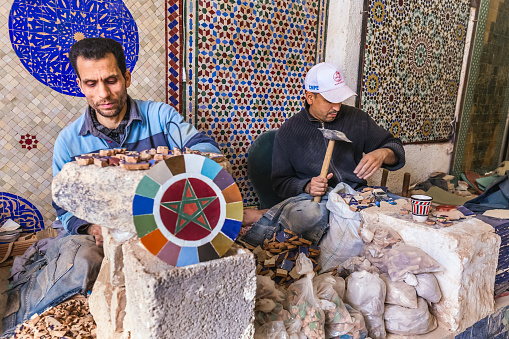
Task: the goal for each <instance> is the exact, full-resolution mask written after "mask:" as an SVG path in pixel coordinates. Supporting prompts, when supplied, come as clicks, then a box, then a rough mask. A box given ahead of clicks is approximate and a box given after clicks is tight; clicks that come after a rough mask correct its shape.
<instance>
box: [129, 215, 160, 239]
mask: <svg viewBox="0 0 509 339" xmlns="http://www.w3.org/2000/svg"><path fill="white" fill-rule="evenodd" d="M133 222H134V225H135V227H136V233H137V234H138V237H139V238H143V237H144V236H146V235H147V234H149V233H150V232H152V231H155V230H156V229H157V224H156V220H155V219H154V215H152V214H149V215H135V216H133Z"/></svg>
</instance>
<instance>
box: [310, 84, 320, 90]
mask: <svg viewBox="0 0 509 339" xmlns="http://www.w3.org/2000/svg"><path fill="white" fill-rule="evenodd" d="M309 90H310V91H319V90H320V86H312V85H310V86H309Z"/></svg>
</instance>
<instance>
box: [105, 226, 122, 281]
mask: <svg viewBox="0 0 509 339" xmlns="http://www.w3.org/2000/svg"><path fill="white" fill-rule="evenodd" d="M102 232H103V233H102V234H103V238H104V243H103V248H104V257H105V258H108V260H109V261H110V267H109V273H110V283H111V285H112V286H116V287H122V286H124V285H125V278H124V271H123V268H124V256H123V255H122V244H121V243H119V242H117V241H115V239H114V238H113V237H112V236H111V232H110V230H109V229H108V228H106V227H103V228H102Z"/></svg>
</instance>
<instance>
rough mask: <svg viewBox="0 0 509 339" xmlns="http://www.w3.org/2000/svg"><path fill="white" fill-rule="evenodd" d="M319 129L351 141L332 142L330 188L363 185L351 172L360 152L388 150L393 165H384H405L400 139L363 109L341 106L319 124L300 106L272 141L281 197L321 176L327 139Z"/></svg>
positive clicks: (275, 182) (274, 180) (274, 178)
mask: <svg viewBox="0 0 509 339" xmlns="http://www.w3.org/2000/svg"><path fill="white" fill-rule="evenodd" d="M318 128H326V129H331V130H337V131H341V132H343V133H345V134H346V136H347V137H348V139H350V140H352V143H347V142H343V141H336V142H335V145H334V151H333V153H332V158H331V163H330V167H329V173H330V172H332V173H333V176H332V178H331V179H330V180H329V186H331V187H335V186H336V185H337V184H338V183H339V182H345V183H347V184H348V185H350V186H352V187H353V188H354V189H357V188H359V187H361V186H365V185H366V184H367V183H366V180H364V179H360V178H358V177H357V176H356V175H355V174H354V173H353V171H354V169H355V167H357V164H358V163H359V162H360V161H361V159H362V157H363V153H369V152H372V151H374V150H376V149H379V148H389V149H391V150H392V151H393V152H394V154H395V155H396V158H397V159H398V162H397V163H396V164H394V165H392V166H388V165H384V166H383V167H385V168H387V169H388V170H391V171H395V170H397V169H400V168H401V167H403V166H404V165H405V151H404V149H403V146H402V144H401V141H400V140H399V139H397V138H394V137H393V136H392V134H391V133H389V132H387V131H386V130H384V129H383V128H381V127H380V126H378V125H377V124H376V122H375V121H374V120H373V119H371V117H370V116H369V115H368V114H367V113H366V112H364V111H362V110H360V109H357V108H355V107H351V106H347V105H341V108H340V110H339V112H338V115H337V117H336V119H334V120H333V121H331V122H325V123H323V124H322V123H321V122H320V121H318V120H317V119H316V118H314V117H313V116H312V115H311V114H309V112H308V111H307V110H306V109H303V110H302V111H300V112H299V113H298V114H296V115H294V116H293V117H291V118H290V119H288V120H287V121H285V123H284V124H283V125H282V126H281V128H280V129H279V130H278V131H277V133H276V137H275V140H274V151H273V154H272V185H273V186H274V190H275V191H276V192H277V194H278V195H279V196H281V197H282V198H284V199H286V198H289V197H293V196H296V195H299V194H300V193H303V192H304V187H305V186H306V184H307V183H308V182H309V181H310V180H311V178H313V177H316V176H318V175H320V171H321V169H322V163H323V159H324V157H325V151H326V150H327V145H328V140H326V139H325V138H324V137H323V134H322V132H320V131H319V130H318Z"/></svg>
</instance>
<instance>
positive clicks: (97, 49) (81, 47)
mask: <svg viewBox="0 0 509 339" xmlns="http://www.w3.org/2000/svg"><path fill="white" fill-rule="evenodd" d="M108 53H111V54H113V56H114V57H115V59H116V60H117V65H118V68H119V69H120V71H121V72H122V76H123V77H125V73H126V72H127V66H126V63H125V54H124V49H123V48H122V45H121V44H120V43H119V42H117V41H115V40H113V39H109V38H86V39H83V40H80V41H78V42H76V43H74V45H72V46H71V50H70V51H69V61H71V65H72V68H74V71H75V72H76V75H78V78H80V79H81V77H80V75H79V73H78V65H77V64H76V60H77V59H78V57H83V58H85V59H89V60H99V59H103V58H104V57H106V54H108Z"/></svg>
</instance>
